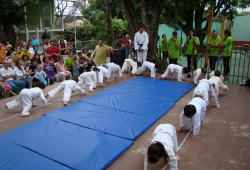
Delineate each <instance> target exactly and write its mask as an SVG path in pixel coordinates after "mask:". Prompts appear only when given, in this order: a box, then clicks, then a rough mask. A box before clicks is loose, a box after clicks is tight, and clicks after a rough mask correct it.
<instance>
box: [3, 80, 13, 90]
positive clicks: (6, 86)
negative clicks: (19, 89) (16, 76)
mask: <svg viewBox="0 0 250 170" xmlns="http://www.w3.org/2000/svg"><path fill="white" fill-rule="evenodd" d="M3 85H4V87H5V88H6V89H7V90H8V91H12V87H11V86H10V85H9V83H7V82H6V81H4V82H3Z"/></svg>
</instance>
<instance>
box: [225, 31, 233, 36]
mask: <svg viewBox="0 0 250 170" xmlns="http://www.w3.org/2000/svg"><path fill="white" fill-rule="evenodd" d="M224 34H226V35H228V36H231V35H232V34H231V31H229V30H225V31H224Z"/></svg>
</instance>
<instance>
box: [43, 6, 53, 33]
mask: <svg viewBox="0 0 250 170" xmlns="http://www.w3.org/2000/svg"><path fill="white" fill-rule="evenodd" d="M43 22H44V27H45V28H46V27H49V28H51V14H50V7H49V6H44V7H43Z"/></svg>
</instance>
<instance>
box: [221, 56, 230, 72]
mask: <svg viewBox="0 0 250 170" xmlns="http://www.w3.org/2000/svg"><path fill="white" fill-rule="evenodd" d="M230 59H231V57H223V66H224V71H223V74H228V73H229V71H230V68H229V64H230Z"/></svg>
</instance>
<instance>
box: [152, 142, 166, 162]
mask: <svg viewBox="0 0 250 170" xmlns="http://www.w3.org/2000/svg"><path fill="white" fill-rule="evenodd" d="M161 158H164V161H165V165H166V164H167V163H168V161H169V156H168V154H167V152H166V150H165V147H164V145H163V144H162V143H161V142H158V141H156V142H153V143H152V144H151V145H150V146H149V147H148V162H149V163H151V164H155V163H157V162H158V161H159V160H160V159H161Z"/></svg>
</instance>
